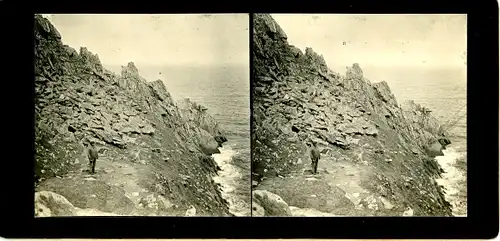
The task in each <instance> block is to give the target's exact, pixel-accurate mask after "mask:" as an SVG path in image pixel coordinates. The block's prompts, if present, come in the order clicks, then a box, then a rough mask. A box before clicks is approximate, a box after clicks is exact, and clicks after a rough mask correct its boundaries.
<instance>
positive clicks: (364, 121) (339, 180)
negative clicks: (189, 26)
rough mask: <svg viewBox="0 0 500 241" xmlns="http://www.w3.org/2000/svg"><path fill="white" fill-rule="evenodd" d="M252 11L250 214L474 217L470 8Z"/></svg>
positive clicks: (285, 215) (284, 215)
mask: <svg viewBox="0 0 500 241" xmlns="http://www.w3.org/2000/svg"><path fill="white" fill-rule="evenodd" d="M252 15H253V20H251V21H253V35H252V38H253V40H252V49H251V50H252V53H251V55H252V56H251V61H252V66H253V67H252V75H251V76H252V79H251V85H252V88H251V90H252V93H251V96H252V116H251V122H252V123H251V133H252V134H251V138H252V140H251V141H252V143H251V149H252V150H251V151H252V158H251V159H252V160H251V163H252V216H283V217H290V216H295V217H333V216H347V217H352V216H358V217H359V216H448V217H449V216H461V217H463V216H467V121H466V116H467V61H466V60H467V15H466V14H422V15H418V14H411V15H409V14H408V15H404V14H387V15H375V14H366V15H362V14H252ZM251 19H252V18H251Z"/></svg>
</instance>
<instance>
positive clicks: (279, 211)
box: [252, 190, 292, 217]
mask: <svg viewBox="0 0 500 241" xmlns="http://www.w3.org/2000/svg"><path fill="white" fill-rule="evenodd" d="M252 197H253V198H252V207H253V209H254V210H253V212H252V216H278V217H283V216H292V211H291V210H290V207H289V206H288V204H287V203H286V202H285V201H283V199H282V198H281V197H280V196H278V195H276V194H274V193H271V192H269V191H266V190H255V191H253V192H252Z"/></svg>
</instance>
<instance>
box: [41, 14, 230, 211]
mask: <svg viewBox="0 0 500 241" xmlns="http://www.w3.org/2000/svg"><path fill="white" fill-rule="evenodd" d="M34 21H35V33H34V34H35V76H36V78H35V123H36V127H35V132H36V133H35V148H36V166H35V178H36V180H37V184H40V185H38V186H37V190H39V191H43V190H44V189H45V190H48V189H50V190H48V191H53V192H55V193H60V194H62V195H63V196H65V197H66V198H67V199H68V200H69V201H70V202H71V203H72V204H73V205H75V206H76V207H78V208H87V207H91V208H95V209H99V210H100V211H106V212H108V211H112V212H115V213H120V212H118V211H117V210H116V208H118V206H120V205H121V206H122V207H121V208H123V210H122V211H121V212H122V213H137V212H136V211H137V208H139V206H140V205H139V197H137V198H133V199H134V201H133V202H132V203H131V202H128V201H126V200H127V197H126V196H127V195H129V196H133V195H132V194H133V193H136V192H138V191H137V190H139V191H140V190H142V189H144V190H146V191H144V192H142V191H141V192H140V193H141V195H142V193H149V194H151V193H152V194H154V195H153V196H149V198H146V199H144V200H146V201H142V203H143V204H142V206H143V207H147V206H151V209H155V210H156V208H157V207H158V209H161V208H165V209H169V208H168V206H170V205H171V204H168V203H167V204H160V203H164V202H163V200H160V199H162V198H161V197H167V198H168V202H169V203H172V204H173V205H177V206H178V209H179V210H186V209H187V208H188V207H189V206H190V205H193V207H195V208H196V209H197V210H198V212H197V215H202V216H205V215H216V216H217V215H222V216H225V215H229V213H228V207H227V202H226V201H225V200H223V199H222V197H221V194H220V191H219V187H218V186H217V185H216V184H215V183H213V181H212V179H211V177H212V176H214V175H217V169H218V168H217V164H216V163H215V161H214V160H213V158H212V157H211V156H210V155H211V154H213V153H217V152H218V149H217V148H218V147H221V146H222V143H224V142H225V141H227V139H226V137H225V136H224V133H223V130H222V127H220V126H219V125H218V124H217V122H216V121H215V120H214V118H213V117H212V116H210V115H209V114H208V113H207V112H206V108H204V107H202V106H199V105H198V104H196V103H194V102H191V101H189V100H184V101H181V102H180V103H175V102H174V100H173V99H172V97H171V95H170V93H168V91H167V88H166V87H165V85H164V84H163V82H162V81H161V80H156V81H152V82H148V81H146V80H145V79H144V78H142V77H141V76H140V74H139V70H138V69H137V67H136V66H135V65H134V63H132V62H130V63H128V64H127V65H126V66H123V67H122V71H121V73H120V74H115V73H113V72H111V71H109V70H106V69H104V68H103V67H102V64H101V62H100V61H99V57H98V56H97V54H92V53H91V52H90V51H89V50H88V49H87V48H85V47H82V48H80V51H79V52H77V51H76V50H75V49H73V48H71V47H69V46H67V45H64V44H63V43H62V42H61V35H60V34H59V33H58V32H57V30H56V29H55V28H54V26H53V25H52V24H51V23H50V22H49V21H48V20H47V19H45V18H43V17H42V16H40V15H36V16H35V19H34ZM83 138H87V139H89V140H91V141H93V142H94V143H96V146H97V148H98V150H99V152H100V153H101V154H100V156H101V157H100V158H99V159H98V161H97V165H96V169H97V174H96V176H95V179H97V181H94V182H92V183H91V184H85V183H84V181H83V180H84V179H85V177H84V175H83V174H82V171H81V170H82V169H85V165H86V163H87V162H88V161H87V160H86V156H85V155H84V154H83V150H84V149H83V145H82V144H81V140H82V139H83ZM138 173H142V174H141V175H140V177H137V175H138ZM112 175H114V176H115V178H113V177H112ZM186 177H189V178H186ZM129 180H135V183H137V186H135V184H132V183H131V182H130V181H129ZM110 183H114V184H113V185H111V184H110ZM92 185H94V187H93V188H94V189H92V190H90V188H91V187H92ZM131 185H134V188H130V186H131ZM86 190H88V192H87V191H86ZM120 190H121V191H120ZM131 190H133V191H131ZM118 193H121V194H119V195H118ZM84 194H85V195H89V197H87V196H85V195H84ZM115 194H116V195H115ZM82 195H83V196H82ZM92 195H96V198H94V199H96V200H93V199H92V200H90V199H89V198H90V196H92ZM145 195H146V194H145ZM141 197H142V196H141ZM122 198H123V199H122ZM135 199H137V200H135ZM153 199H154V200H153ZM158 200H159V201H158ZM111 202H116V207H114V206H113V205H111V204H110V203H111ZM151 203H155V204H151ZM165 205H166V206H165ZM61 207H63V206H61ZM134 210H135V211H134ZM57 212H58V211H54V210H53V211H52V213H57ZM61 212H62V211H61ZM179 212H180V211H179ZM182 212H184V211H182Z"/></svg>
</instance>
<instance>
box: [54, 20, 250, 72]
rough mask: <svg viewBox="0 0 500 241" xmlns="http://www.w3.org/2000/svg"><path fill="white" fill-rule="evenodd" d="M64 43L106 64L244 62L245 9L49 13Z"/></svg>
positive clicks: (246, 40) (246, 56) (246, 59)
mask: <svg viewBox="0 0 500 241" xmlns="http://www.w3.org/2000/svg"><path fill="white" fill-rule="evenodd" d="M44 16H48V17H49V20H50V21H51V23H52V24H53V25H54V26H55V27H56V28H57V29H58V31H59V32H60V33H61V35H62V41H63V43H65V44H68V45H69V46H71V47H73V48H75V49H76V50H77V51H78V50H79V49H80V46H84V47H87V48H88V49H89V51H91V52H92V53H94V54H96V53H97V54H98V55H99V58H100V60H101V62H103V64H105V65H126V64H127V63H128V62H130V61H133V62H134V63H136V64H137V65H140V66H147V65H157V66H162V65H227V64H238V65H247V66H248V65H249V61H250V58H249V32H248V25H249V23H248V21H249V18H248V14H217V15H206V14H168V15H167V14H163V15H152V14H147V15H146V14H142V15H139V14H106V15H104V14H102V15H95V14H92V15H90V14H85V15H82V14H50V15H44Z"/></svg>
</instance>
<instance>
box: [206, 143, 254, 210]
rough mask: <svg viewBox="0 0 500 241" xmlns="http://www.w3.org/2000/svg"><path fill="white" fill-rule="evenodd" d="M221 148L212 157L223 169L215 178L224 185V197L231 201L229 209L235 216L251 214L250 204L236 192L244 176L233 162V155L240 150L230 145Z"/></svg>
mask: <svg viewBox="0 0 500 241" xmlns="http://www.w3.org/2000/svg"><path fill="white" fill-rule="evenodd" d="M219 150H220V152H221V153H220V154H213V155H212V157H213V158H214V160H215V162H216V163H217V164H218V165H219V167H220V168H221V170H220V171H219V175H218V176H216V177H214V178H213V179H214V181H215V182H216V183H219V184H221V185H222V197H223V198H224V199H225V200H227V201H228V202H229V211H230V212H231V213H232V214H234V215H235V216H250V215H251V214H250V206H249V205H248V204H247V203H246V202H245V201H243V200H241V199H239V198H238V194H237V193H235V191H236V190H237V187H238V185H239V184H238V183H242V178H243V175H242V174H241V172H240V171H239V170H240V169H239V168H237V167H236V166H234V165H233V164H232V161H233V157H234V156H235V155H236V154H238V152H236V151H235V150H233V149H232V148H231V146H229V145H226V146H224V147H221V148H219ZM249 185H250V184H249Z"/></svg>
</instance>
